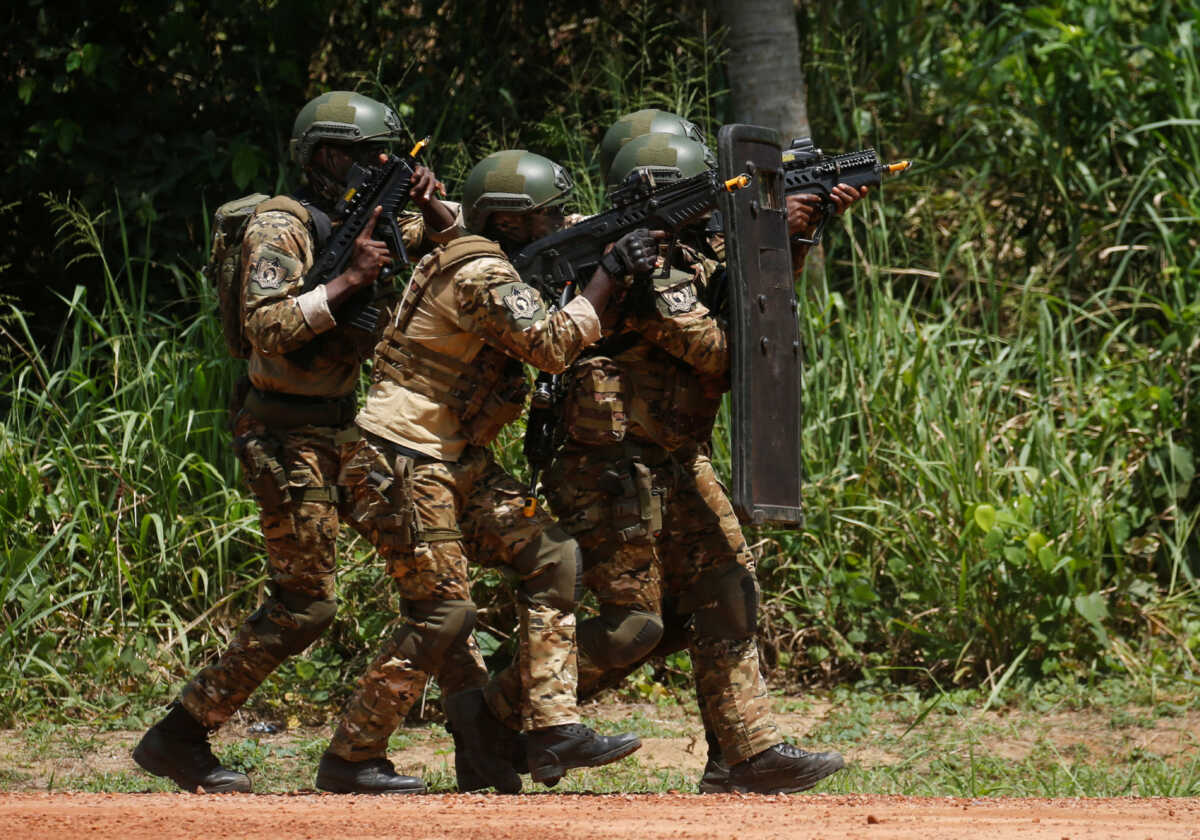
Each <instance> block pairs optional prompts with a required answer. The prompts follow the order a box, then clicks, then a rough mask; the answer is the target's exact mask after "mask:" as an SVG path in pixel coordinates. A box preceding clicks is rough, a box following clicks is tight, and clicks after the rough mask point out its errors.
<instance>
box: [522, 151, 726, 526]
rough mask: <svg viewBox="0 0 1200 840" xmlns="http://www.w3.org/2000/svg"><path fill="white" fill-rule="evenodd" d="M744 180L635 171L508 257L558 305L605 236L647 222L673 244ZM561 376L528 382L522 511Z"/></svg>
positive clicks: (532, 489) (550, 441)
mask: <svg viewBox="0 0 1200 840" xmlns="http://www.w3.org/2000/svg"><path fill="white" fill-rule="evenodd" d="M749 184H750V177H749V176H748V175H738V176H736V177H733V178H730V179H729V180H727V181H723V180H721V179H720V178H719V177H717V173H716V172H713V171H707V172H701V173H700V174H698V175H694V176H692V177H691V178H684V179H681V180H675V181H668V182H665V183H661V184H660V183H657V182H656V181H655V178H654V176H653V175H652V174H650V173H649V172H646V171H638V172H635V173H633V174H632V175H630V178H629V180H628V181H626V183H624V184H623V185H621V186H620V187H619V188H617V189H616V190H614V191H613V193H612V195H611V200H612V204H613V209H611V210H609V211H608V212H606V213H601V214H599V215H597V216H592V217H591V218H589V219H585V220H584V221H582V222H578V223H577V224H574V225H572V226H571V227H569V228H564V229H563V230H560V231H557V232H556V233H552V234H550V235H549V236H546V237H543V238H541V239H538V240H537V241H535V242H532V243H530V244H529V245H527V246H525V247H524V248H523V249H521V251H520V252H519V253H518V254H517V255H516V256H515V257H513V260H512V264H513V266H514V267H515V268H516V269H517V271H518V272H519V273H520V275H521V279H522V280H524V281H525V282H526V283H528V284H529V285H531V286H533V287H534V288H536V289H538V290H539V291H541V292H542V293H543V294H545V295H547V296H548V297H553V298H554V299H556V300H557V301H558V306H559V308H560V309H561V308H562V307H563V306H566V305H567V304H568V303H569V302H570V300H571V298H572V297H573V296H574V295H575V290H576V289H578V288H581V287H582V286H583V285H584V284H586V283H587V281H588V280H589V279H590V278H591V276H592V274H593V273H594V272H595V270H596V267H597V266H598V265H599V264H600V261H601V260H602V259H603V258H604V253H605V249H606V248H607V247H608V246H609V245H610V244H612V243H614V242H616V241H617V240H619V239H620V238H621V237H623V236H625V235H626V234H627V233H632V232H633V231H635V230H638V229H640V228H646V229H648V230H661V231H666V232H667V233H668V235H672V239H671V241H670V247H671V248H672V249H673V248H674V238H673V235H674V234H676V233H678V232H679V231H680V230H681V229H683V228H685V227H687V226H688V225H689V224H691V223H692V222H694V221H696V220H697V219H699V218H701V217H702V216H704V215H705V214H707V213H710V212H711V211H712V210H714V209H715V208H716V206H717V196H718V195H720V193H721V191H726V192H733V191H734V190H739V189H742V188H743V187H746V186H749ZM670 264H671V251H670V250H669V251H668V253H667V258H666V260H665V262H664V271H670ZM559 382H560V378H559V376H558V375H551V374H548V373H541V374H539V375H538V378H537V381H536V382H535V383H534V389H533V396H532V397H531V400H530V411H529V417H528V419H527V420H526V422H525V441H524V446H523V451H524V453H525V460H526V462H527V463H528V464H529V488H528V491H527V493H526V496H525V515H526V516H527V517H531V516H533V515H534V513H535V512H536V511H537V490H538V480H539V478H540V476H541V473H542V471H543V470H544V469H545V468H546V466H547V465H548V464H549V462H550V459H551V458H552V457H553V456H554V450H555V444H556V441H555V432H556V430H557V426H558V422H557V405H556V404H557V402H558V398H559V393H558V392H559V389H560V387H561V386H560V384H559Z"/></svg>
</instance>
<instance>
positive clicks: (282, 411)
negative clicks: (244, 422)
mask: <svg viewBox="0 0 1200 840" xmlns="http://www.w3.org/2000/svg"><path fill="white" fill-rule="evenodd" d="M242 408H243V409H245V410H246V411H248V412H249V413H250V414H251V415H253V416H254V418H255V419H256V420H258V421H260V422H262V423H264V424H266V425H267V426H271V427H274V428H284V429H288V428H295V427H297V426H334V427H337V426H345V425H346V424H348V423H350V422H352V421H353V420H354V414H355V408H356V406H355V401H354V395H353V394H347V395H346V396H344V397H335V398H333V399H327V398H323V397H307V396H303V395H300V394H284V393H281V392H279V391H262V390H260V389H258V388H254V387H251V388H250V390H249V391H248V392H247V393H246V401H245V402H244V403H242Z"/></svg>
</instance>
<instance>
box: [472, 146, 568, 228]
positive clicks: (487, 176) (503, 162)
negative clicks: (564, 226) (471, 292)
mask: <svg viewBox="0 0 1200 840" xmlns="http://www.w3.org/2000/svg"><path fill="white" fill-rule="evenodd" d="M574 186H575V182H574V181H572V180H571V174H570V173H569V172H567V170H565V169H563V168H562V167H561V166H559V165H558V164H557V163H555V162H554V161H552V160H550V159H549V158H544V157H542V156H541V155H535V154H534V153H533V152H527V151H525V150H524V149H510V150H508V151H504V152H492V154H490V155H488V156H487V157H485V158H484V159H483V160H481V161H479V163H477V164H475V166H474V168H472V169H471V171H470V172H469V173H468V174H467V180H466V183H465V184H463V221H464V222H465V223H466V227H467V230H469V231H471V232H472V233H481V232H482V231H483V227H484V225H486V224H487V220H488V217H489V216H491V214H492V213H495V212H498V211H503V212H507V213H532V212H533V211H535V210H541V209H542V208H545V207H552V206H555V205H558V204H563V203H564V202H565V201H566V200H567V199H568V198H569V197H570V195H571V190H572V189H573V188H574Z"/></svg>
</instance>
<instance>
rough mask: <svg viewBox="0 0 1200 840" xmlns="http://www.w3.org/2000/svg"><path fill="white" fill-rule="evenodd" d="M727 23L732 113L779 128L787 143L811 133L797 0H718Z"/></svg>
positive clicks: (746, 119)
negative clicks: (802, 68) (797, 17)
mask: <svg viewBox="0 0 1200 840" xmlns="http://www.w3.org/2000/svg"><path fill="white" fill-rule="evenodd" d="M718 7H719V9H720V14H721V18H722V21H723V22H724V24H725V26H726V27H728V30H729V35H728V37H727V39H726V46H727V48H728V49H729V55H728V58H727V60H726V69H727V71H728V74H729V87H730V93H731V95H732V99H733V118H734V120H736V121H737V122H744V123H754V124H755V125H765V126H769V127H770V128H774V129H777V130H778V131H779V132H780V134H782V135H783V142H784V145H787V144H788V143H789V142H790V141H791V139H792V138H793V137H807V136H808V135H809V127H808V106H807V104H806V102H805V88H804V74H803V72H802V71H801V69H800V36H799V33H798V31H797V29H796V6H795V2H794V0H718Z"/></svg>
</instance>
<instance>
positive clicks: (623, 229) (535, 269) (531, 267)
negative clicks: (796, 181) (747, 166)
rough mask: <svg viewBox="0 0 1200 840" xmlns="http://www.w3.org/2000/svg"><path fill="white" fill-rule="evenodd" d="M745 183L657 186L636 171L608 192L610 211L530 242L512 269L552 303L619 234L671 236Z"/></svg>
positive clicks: (743, 179) (581, 279)
mask: <svg viewBox="0 0 1200 840" xmlns="http://www.w3.org/2000/svg"><path fill="white" fill-rule="evenodd" d="M749 184H750V176H749V175H738V176H737V177H735V178H730V179H729V180H728V181H722V180H721V179H720V178H719V177H717V173H716V172H713V171H711V170H708V171H705V172H701V173H700V174H699V175H693V176H692V177H690V178H682V179H679V180H675V181H667V182H664V183H658V182H657V181H656V180H655V178H654V175H653V174H651V173H650V172H648V171H646V170H645V169H639V170H637V171H635V172H634V173H632V174H631V175H630V176H629V179H628V180H626V182H625V183H624V184H622V185H621V186H620V187H618V188H617V189H616V190H614V191H613V193H612V196H611V198H612V205H613V208H612V209H611V210H609V211H607V212H605V213H601V214H599V215H597V216H592V217H591V218H589V219H585V220H583V221H582V222H579V223H578V224H574V225H571V227H569V228H564V229H563V230H560V231H558V232H556V233H552V234H550V235H549V236H544V237H542V238H541V239H538V240H537V241H535V242H531V243H530V244H528V245H526V246H525V247H524V248H522V249H521V251H520V252H519V253H518V254H517V255H516V256H515V257H513V260H512V264H513V267H514V268H516V270H517V271H518V272H519V273H520V275H521V279H522V280H524V281H525V282H526V283H528V284H529V285H531V286H533V287H534V288H536V289H538V290H539V291H541V292H542V293H543V294H546V295H547V296H548V297H552V298H554V299H557V298H559V297H560V296H561V295H562V293H563V291H564V290H565V289H567V288H568V287H570V286H571V285H572V284H575V283H580V284H586V283H587V281H588V280H589V279H590V278H591V276H592V274H593V272H595V270H596V266H597V265H598V264H599V263H600V258H601V257H603V256H604V249H605V247H606V246H608V245H609V244H610V243H613V242H616V241H617V240H618V239H620V238H621V237H622V236H624V235H625V234H627V233H631V232H633V231H635V230H637V229H638V228H647V229H649V230H663V231H667V233H669V234H674V233H677V232H678V231H679V230H681V229H682V228H684V227H686V226H687V225H689V224H691V223H692V222H694V221H696V220H697V219H699V218H700V217H701V216H703V215H704V214H706V213H709V212H711V211H712V210H713V209H714V208H715V207H716V206H717V196H718V195H719V194H720V192H721V191H722V190H724V191H726V192H733V191H734V190H740V189H742V188H743V187H746V186H749ZM671 247H674V244H673V242H672V246H671ZM667 265H668V266H669V265H670V254H669V253H668V257H667ZM568 300H569V298H568Z"/></svg>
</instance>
